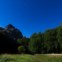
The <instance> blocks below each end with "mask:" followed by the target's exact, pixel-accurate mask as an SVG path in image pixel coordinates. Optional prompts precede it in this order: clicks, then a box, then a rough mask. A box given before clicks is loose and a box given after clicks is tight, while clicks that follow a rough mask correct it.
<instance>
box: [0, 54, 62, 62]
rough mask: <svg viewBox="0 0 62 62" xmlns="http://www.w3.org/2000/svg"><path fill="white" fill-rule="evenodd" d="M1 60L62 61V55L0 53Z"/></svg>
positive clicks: (6, 61) (23, 61)
mask: <svg viewBox="0 0 62 62" xmlns="http://www.w3.org/2000/svg"><path fill="white" fill-rule="evenodd" d="M0 62H62V56H52V55H43V54H37V55H27V54H22V55H21V54H20V55H9V54H3V55H0Z"/></svg>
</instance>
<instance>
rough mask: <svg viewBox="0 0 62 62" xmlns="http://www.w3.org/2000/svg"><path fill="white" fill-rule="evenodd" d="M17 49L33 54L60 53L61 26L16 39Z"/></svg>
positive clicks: (61, 50)
mask: <svg viewBox="0 0 62 62" xmlns="http://www.w3.org/2000/svg"><path fill="white" fill-rule="evenodd" d="M17 42H18V43H19V44H20V46H19V47H18V51H19V52H20V53H21V52H24V53H25V52H28V53H31V54H32V53H33V54H36V53H38V54H40V53H42V54H46V53H62V26H59V27H57V28H55V29H49V30H46V31H45V32H44V33H41V32H39V33H34V34H33V35H32V36H31V37H30V38H26V37H24V38H22V39H20V38H19V39H18V40H17Z"/></svg>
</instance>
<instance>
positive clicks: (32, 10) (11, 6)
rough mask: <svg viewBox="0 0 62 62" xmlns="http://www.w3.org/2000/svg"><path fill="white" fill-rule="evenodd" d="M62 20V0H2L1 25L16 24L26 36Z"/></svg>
mask: <svg viewBox="0 0 62 62" xmlns="http://www.w3.org/2000/svg"><path fill="white" fill-rule="evenodd" d="M60 22H62V0H0V26H1V27H5V26H6V25H8V24H12V25H14V26H15V27H16V28H18V29H19V30H20V31H21V32H22V34H23V35H24V36H26V37H30V36H31V35H32V34H33V33H34V32H44V31H45V30H47V29H51V28H55V27H57V26H59V25H60Z"/></svg>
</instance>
